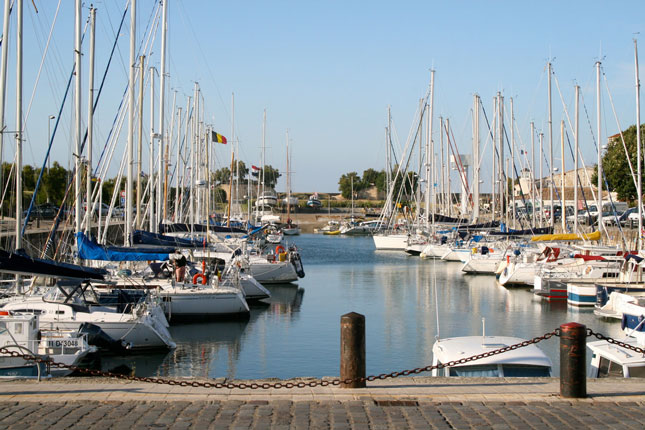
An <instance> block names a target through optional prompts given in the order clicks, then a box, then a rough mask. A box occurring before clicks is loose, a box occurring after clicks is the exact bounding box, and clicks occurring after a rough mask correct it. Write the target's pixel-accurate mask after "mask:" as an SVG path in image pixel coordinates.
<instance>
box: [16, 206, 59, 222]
mask: <svg viewBox="0 0 645 430" xmlns="http://www.w3.org/2000/svg"><path fill="white" fill-rule="evenodd" d="M57 213H58V206H56V205H55V204H53V203H44V204H42V205H36V206H34V207H33V208H32V209H31V215H30V217H31V218H32V219H36V218H39V219H54V218H56V214H57ZM22 215H23V216H24V217H26V216H27V211H24V212H23V213H22Z"/></svg>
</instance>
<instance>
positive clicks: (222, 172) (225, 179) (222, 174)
mask: <svg viewBox="0 0 645 430" xmlns="http://www.w3.org/2000/svg"><path fill="white" fill-rule="evenodd" d="M212 179H213V180H214V181H215V184H216V185H221V184H228V183H229V182H231V169H229V168H228V167H222V168H221V169H219V170H216V171H215V173H213V176H212Z"/></svg>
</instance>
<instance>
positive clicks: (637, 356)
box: [587, 293, 645, 378]
mask: <svg viewBox="0 0 645 430" xmlns="http://www.w3.org/2000/svg"><path fill="white" fill-rule="evenodd" d="M612 294H614V293H612ZM631 305H632V306H631V309H629V306H627V307H625V309H624V310H625V313H624V314H623V316H622V318H621V327H622V329H623V331H624V333H625V335H626V336H625V337H624V338H621V339H618V340H619V341H620V343H622V344H623V345H624V346H623V345H621V344H617V343H615V342H609V341H608V340H597V341H594V342H587V347H588V348H589V349H590V350H591V354H592V355H591V363H590V365H589V371H588V373H587V376H588V377H589V378H607V377H619V378H645V354H643V353H642V352H638V351H635V350H634V349H632V348H635V349H641V350H644V349H645V327H644V323H643V322H644V321H645V307H643V306H642V305H641V304H639V303H631ZM627 312H631V313H627Z"/></svg>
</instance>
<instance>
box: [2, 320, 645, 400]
mask: <svg viewBox="0 0 645 430" xmlns="http://www.w3.org/2000/svg"><path fill="white" fill-rule="evenodd" d="M560 334H561V333H560V329H559V328H556V329H555V330H553V331H551V332H548V333H545V334H544V335H542V336H537V337H534V338H533V339H530V340H525V341H523V342H520V343H516V344H514V345H509V346H505V347H503V348H499V349H496V350H493V351H488V352H484V353H482V354H478V355H473V356H471V357H468V358H461V359H459V360H454V361H449V362H446V363H439V364H436V365H430V366H425V367H417V368H415V369H410V370H402V371H398V372H391V373H381V374H380V375H370V376H367V377H360V378H354V379H344V380H341V379H338V378H337V379H332V380H323V379H320V380H314V381H309V382H305V381H299V382H274V383H268V382H267V383H255V382H253V383H244V382H241V383H234V382H201V381H177V380H173V379H165V378H156V377H146V376H133V375H123V374H119V373H112V372H104V371H101V370H93V369H86V368H83V367H78V366H72V365H68V364H64V363H57V362H55V361H52V360H50V359H48V358H44V357H40V356H37V355H33V354H23V353H19V352H17V351H10V350H8V349H7V348H0V353H2V354H7V355H10V356H12V357H20V358H23V359H25V360H27V361H34V362H36V363H44V364H46V365H48V366H50V367H54V368H59V369H69V370H71V371H72V372H80V373H84V374H87V375H91V376H106V377H111V378H117V379H124V380H128V381H137V382H149V383H153V384H166V385H176V386H180V387H196V388H229V389H233V388H237V389H240V390H244V389H247V388H249V389H252V390H256V389H265V390H266V389H270V388H274V389H280V388H306V387H317V386H321V387H326V386H329V385H336V386H338V385H341V384H351V383H354V382H366V381H369V382H372V381H375V380H377V379H380V380H384V379H389V378H397V377H399V376H410V375H413V374H414V375H417V374H419V373H422V372H430V371H432V370H436V369H443V368H446V367H454V366H457V365H462V364H466V363H470V362H472V361H475V360H480V359H482V358H487V357H492V356H495V355H498V354H503V353H505V352H508V351H514V350H516V349H519V348H524V347H526V346H529V345H535V344H537V343H539V342H541V341H543V340H547V339H551V338H552V337H553V336H558V337H559V336H560ZM591 336H595V337H596V338H598V339H600V340H606V341H607V342H609V343H611V344H614V345H618V346H621V347H623V348H627V349H630V350H633V351H635V352H638V353H643V354H645V349H642V348H638V347H635V346H632V345H629V344H626V343H624V342H621V341H618V340H615V339H612V338H610V337H607V336H605V335H603V334H601V333H596V332H594V331H593V330H591V329H587V337H591Z"/></svg>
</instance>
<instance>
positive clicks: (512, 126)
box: [506, 97, 515, 228]
mask: <svg viewBox="0 0 645 430" xmlns="http://www.w3.org/2000/svg"><path fill="white" fill-rule="evenodd" d="M507 171H508V174H509V175H510V177H511V201H512V207H511V211H512V212H511V214H512V215H511V217H512V219H513V228H515V174H514V171H515V111H514V110H513V97H511V163H510V167H509V169H508V170H507ZM506 213H508V211H506Z"/></svg>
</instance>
